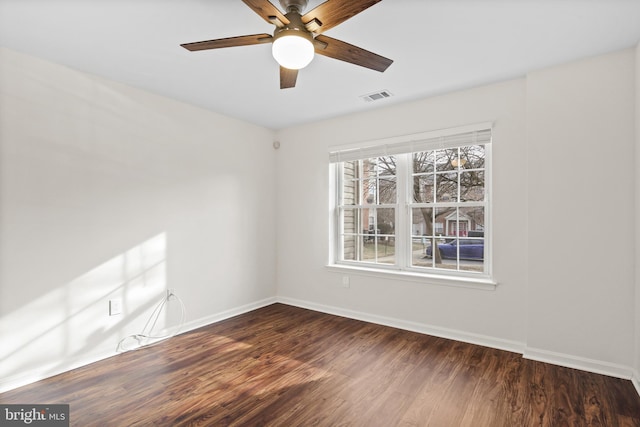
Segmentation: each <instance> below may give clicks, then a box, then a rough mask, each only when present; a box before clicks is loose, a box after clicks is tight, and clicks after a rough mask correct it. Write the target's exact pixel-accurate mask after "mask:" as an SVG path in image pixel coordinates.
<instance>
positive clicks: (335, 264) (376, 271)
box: [328, 123, 497, 289]
mask: <svg viewBox="0 0 640 427" xmlns="http://www.w3.org/2000/svg"><path fill="white" fill-rule="evenodd" d="M486 131H489V132H488V134H489V139H488V141H483V142H481V144H482V145H484V146H485V171H484V172H485V201H484V205H483V206H484V209H485V225H486V227H485V233H486V234H485V236H484V271H483V272H467V271H462V270H446V269H437V268H428V267H412V266H411V262H412V261H411V253H412V240H413V239H412V234H413V233H412V231H413V230H412V227H413V224H412V221H411V208H412V205H415V204H414V203H413V197H412V191H411V188H410V185H409V184H410V183H409V182H408V181H409V180H410V177H411V173H412V171H411V170H408V169H409V168H410V167H411V166H410V165H411V162H410V160H409V159H410V158H411V156H412V153H414V152H420V151H429V150H437V149H442V148H453V147H459V146H465V145H471V144H470V143H469V142H468V134H469V133H474V132H484V135H486V134H487V132H486ZM491 132H492V124H491V123H478V124H473V125H468V126H461V127H456V128H450V129H441V130H436V131H430V132H423V133H420V134H412V135H405V136H400V137H394V138H386V139H381V140H376V141H367V142H363V143H355V144H348V145H340V146H333V147H330V149H329V156H330V160H331V161H330V166H329V167H330V187H329V188H330V210H331V213H332V214H331V215H330V221H329V222H330V224H329V225H330V230H331V233H330V244H329V248H330V250H329V263H328V268H329V269H332V270H335V271H338V272H342V273H345V272H346V271H349V272H352V273H359V274H364V275H373V276H378V277H379V276H388V277H393V278H394V279H406V280H411V281H419V282H431V283H436V284H453V285H461V286H465V287H484V288H486V289H493V288H495V285H496V284H497V283H496V282H495V280H494V279H493V262H492V261H493V259H492V253H493V251H492V240H493V239H492V236H491V234H492V231H493V225H492V221H491V188H492V186H491V175H492V174H491V170H492V165H491V157H492V156H491V149H492V142H491ZM463 135H464V136H465V137H466V138H467V139H466V140H464V142H463V143H458V144H457V145H456V138H457V137H458V136H463ZM443 144H444V145H443ZM447 144H448V145H447ZM389 155H394V156H396V157H398V158H401V157H403V156H404V160H402V161H398V162H397V165H396V166H397V170H396V179H397V194H398V200H397V204H396V205H394V207H395V214H396V227H395V233H396V248H395V251H396V252H395V254H396V264H394V265H392V264H379V263H370V262H365V261H347V260H341V258H342V256H341V255H342V254H341V252H340V251H341V250H342V248H341V244H340V235H341V229H340V227H341V225H342V224H341V221H340V209H339V206H338V203H339V197H340V191H341V188H340V187H341V185H340V184H341V178H340V176H341V175H340V174H341V172H342V171H341V165H342V162H344V161H347V160H355V159H368V158H372V157H377V156H389Z"/></svg>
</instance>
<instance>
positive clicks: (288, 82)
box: [280, 67, 298, 89]
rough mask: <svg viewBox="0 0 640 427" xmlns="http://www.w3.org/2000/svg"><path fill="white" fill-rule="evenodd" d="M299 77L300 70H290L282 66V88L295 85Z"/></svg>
mask: <svg viewBox="0 0 640 427" xmlns="http://www.w3.org/2000/svg"><path fill="white" fill-rule="evenodd" d="M297 78H298V70H290V69H288V68H284V67H280V89H287V88H290V87H295V86H296V79H297Z"/></svg>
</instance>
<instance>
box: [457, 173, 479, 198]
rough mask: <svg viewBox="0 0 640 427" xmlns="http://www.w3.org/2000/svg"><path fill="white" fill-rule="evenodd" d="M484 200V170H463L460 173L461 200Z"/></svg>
mask: <svg viewBox="0 0 640 427" xmlns="http://www.w3.org/2000/svg"><path fill="white" fill-rule="evenodd" d="M483 200H484V171H470V172H466V171H465V172H462V173H461V174H460V201H461V202H473V201H483Z"/></svg>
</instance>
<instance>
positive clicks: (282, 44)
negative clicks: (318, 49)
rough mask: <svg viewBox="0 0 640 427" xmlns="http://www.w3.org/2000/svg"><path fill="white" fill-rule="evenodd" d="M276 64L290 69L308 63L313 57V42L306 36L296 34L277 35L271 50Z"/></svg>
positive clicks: (299, 67) (301, 66) (302, 66)
mask: <svg viewBox="0 0 640 427" xmlns="http://www.w3.org/2000/svg"><path fill="white" fill-rule="evenodd" d="M271 53H272V54H273V57H274V58H275V60H276V61H278V64H280V65H282V66H283V67H284V68H288V69H290V70H299V69H301V68H304V67H306V66H307V65H309V63H310V62H311V60H312V59H313V54H314V49H313V44H312V43H311V42H310V41H309V40H308V39H306V38H304V37H300V36H296V35H286V36H282V37H278V38H277V39H276V40H275V41H274V42H273V48H272V50H271Z"/></svg>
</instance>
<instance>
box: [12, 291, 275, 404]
mask: <svg viewBox="0 0 640 427" xmlns="http://www.w3.org/2000/svg"><path fill="white" fill-rule="evenodd" d="M275 302H276V298H266V299H263V300H261V301H256V302H252V303H249V304H245V305H243V306H240V307H235V308H232V309H230V310H225V311H223V312H220V313H216V314H212V315H210V316H206V317H203V318H200V319H196V320H192V321H190V322H188V323H185V324H184V325H183V327H182V328H181V329H180V331H179V332H178V333H179V334H183V333H185V332H188V331H191V330H194V329H198V328H201V327H203V326H207V325H210V324H212V323H215V322H219V321H221V320H225V319H228V318H230V317H234V316H238V315H240V314H243V313H247V312H249V311H253V310H256V309H258V308H261V307H265V306H267V305H271V304H273V303H275ZM160 335H162V331H161V332H160ZM118 354H120V353H119V352H116V351H115V350H114V351H110V352H106V353H104V354H99V355H92V356H91V357H86V356H84V357H80V358H75V359H67V360H63V361H57V362H56V363H53V364H51V365H47V366H42V367H38V368H37V369H32V370H30V371H28V372H22V373H20V374H18V375H13V376H11V377H8V378H2V379H0V393H4V392H6V391H9V390H13V389H16V388H18V387H22V386H25V385H28V384H31V383H34V382H37V381H41V380H44V379H46V378H50V377H53V376H55V375H58V374H62V373H64V372H68V371H71V370H73V369H77V368H81V367H83V366H86V365H90V364H91V363H95V362H99V361H101V360H105V359H108V358H110V357H113V356H116V355H118Z"/></svg>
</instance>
